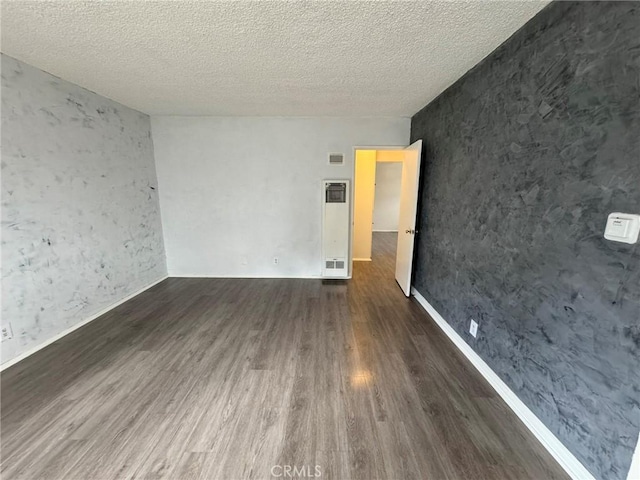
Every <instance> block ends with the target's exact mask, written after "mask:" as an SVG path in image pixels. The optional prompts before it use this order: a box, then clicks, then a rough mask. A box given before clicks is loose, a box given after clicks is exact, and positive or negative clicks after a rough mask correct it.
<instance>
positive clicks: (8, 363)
mask: <svg viewBox="0 0 640 480" xmlns="http://www.w3.org/2000/svg"><path fill="white" fill-rule="evenodd" d="M167 278H169V275H164V276H163V277H162V278H160V279H158V280H156V281H154V282H152V283H150V284H149V285H147V286H146V287H142V288H141V289H139V290H136V291H135V292H133V293H132V294H130V295H127V296H126V297H124V298H122V299H120V300H118V301H117V302H115V303H112V304H111V305H109V306H108V307H106V308H103V309H102V310H100V311H99V312H97V313H94V314H93V315H91V316H90V317H88V318H86V319H84V320H82V321H81V322H79V323H76V324H75V325H73V326H72V327H69V328H67V329H66V330H63V331H62V332H60V333H58V334H57V335H54V336H53V337H51V338H50V339H48V340H46V341H44V342H43V343H41V344H40V345H37V346H35V347H33V348H31V349H29V350H27V351H26V352H23V353H21V354H20V355H18V356H17V357H15V358H12V359H11V360H7V361H6V362H4V363H3V364H2V365H0V372H2V371H3V370H5V369H7V368H9V367H11V366H12V365H15V364H16V363H18V362H20V361H22V360H24V359H25V358H27V357H30V356H31V355H33V354H34V353H36V352H38V351H39V350H42V349H43V348H45V347H47V346H49V345H51V344H52V343H53V342H57V341H58V340H60V339H61V338H62V337H64V336H66V335H69V334H70V333H71V332H73V331H74V330H77V329H79V328H80V327H83V326H85V325H86V324H87V323H90V322H92V321H93V320H95V319H96V318H98V317H101V316H102V315H104V314H105V313H107V312H109V311H110V310H113V309H114V308H116V307H118V306H120V305H122V304H123V303H124V302H126V301H127V300H131V299H132V298H133V297H136V296H138V295H140V294H141V293H142V292H144V291H145V290H149V289H150V288H151V287H153V286H155V285H157V284H158V283H160V282H162V281H163V280H166V279H167Z"/></svg>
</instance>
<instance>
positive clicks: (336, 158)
mask: <svg viewBox="0 0 640 480" xmlns="http://www.w3.org/2000/svg"><path fill="white" fill-rule="evenodd" d="M343 163H344V155H343V154H342V153H330V154H329V165H342V164H343Z"/></svg>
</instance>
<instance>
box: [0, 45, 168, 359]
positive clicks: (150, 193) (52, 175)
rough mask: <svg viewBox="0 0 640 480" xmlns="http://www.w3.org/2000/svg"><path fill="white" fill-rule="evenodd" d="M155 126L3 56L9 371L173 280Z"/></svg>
mask: <svg viewBox="0 0 640 480" xmlns="http://www.w3.org/2000/svg"><path fill="white" fill-rule="evenodd" d="M157 195H158V190H157V188H156V174H155V168H154V160H153V144H152V141H151V136H150V123H149V117H148V116H147V115H144V114H142V113H140V112H137V111H135V110H131V109H129V108H127V107H124V106H122V105H120V104H118V103H115V102H113V101H111V100H108V99H106V98H103V97H100V96H98V95H96V94H94V93H92V92H89V91H88V90H84V89H82V88H80V87H78V86H76V85H73V84H71V83H69V82H66V81H63V80H60V79H59V78H57V77H54V76H52V75H49V74H48V73H45V72H43V71H41V70H38V69H36V68H33V67H30V66H28V65H25V64H23V63H21V62H19V61H17V60H15V59H13V58H10V57H7V56H4V55H3V56H2V207H3V208H2V325H3V326H6V325H7V324H8V323H9V322H10V323H11V326H12V329H13V335H14V337H13V338H12V339H10V340H6V341H5V342H3V343H2V363H3V364H5V363H6V362H8V361H10V360H11V359H14V358H16V357H18V356H19V355H21V354H23V353H25V352H27V351H29V350H32V349H33V348H36V347H37V346H39V345H41V344H43V343H45V342H47V340H49V339H51V338H53V337H55V336H56V335H57V334H60V333H61V332H63V331H65V330H67V329H69V328H72V327H73V326H74V325H78V324H80V323H82V322H83V321H85V320H87V319H89V318H90V317H92V316H93V315H95V314H96V313H97V312H99V311H101V310H103V309H105V308H107V307H108V306H110V305H113V304H115V303H117V302H118V301H120V300H122V299H123V298H125V297H127V296H128V295H130V294H132V293H134V292H136V291H138V290H140V289H141V288H143V287H144V286H146V285H148V284H150V283H152V282H154V281H156V280H158V279H159V278H162V277H163V276H165V275H166V266H165V260H164V248H163V242H162V229H161V225H160V211H159V205H158V199H157Z"/></svg>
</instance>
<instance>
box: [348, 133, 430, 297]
mask: <svg viewBox="0 0 640 480" xmlns="http://www.w3.org/2000/svg"><path fill="white" fill-rule="evenodd" d="M421 151H422V141H418V142H416V143H414V144H413V145H410V146H409V147H407V148H404V149H375V150H374V149H355V165H354V195H353V216H352V218H353V237H352V250H351V251H352V260H353V262H372V261H373V262H375V261H376V260H378V261H380V262H383V263H385V264H387V265H390V266H392V267H393V268H385V271H387V270H388V274H389V275H395V279H396V281H397V282H398V284H399V286H400V287H401V289H402V290H403V292H404V294H405V295H406V296H409V295H410V289H411V269H412V260H413V247H414V236H415V233H416V230H415V222H416V211H417V202H418V177H419V171H420V156H421ZM394 245H395V248H393V247H394Z"/></svg>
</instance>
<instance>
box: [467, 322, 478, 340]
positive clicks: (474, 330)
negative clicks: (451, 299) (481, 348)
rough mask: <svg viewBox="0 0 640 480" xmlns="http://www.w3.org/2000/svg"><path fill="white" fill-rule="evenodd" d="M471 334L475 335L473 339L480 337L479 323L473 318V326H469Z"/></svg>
mask: <svg viewBox="0 0 640 480" xmlns="http://www.w3.org/2000/svg"><path fill="white" fill-rule="evenodd" d="M469 333H470V334H471V335H473V338H476V337H477V336H478V322H476V321H475V320H474V319H473V318H472V319H471V325H469Z"/></svg>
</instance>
